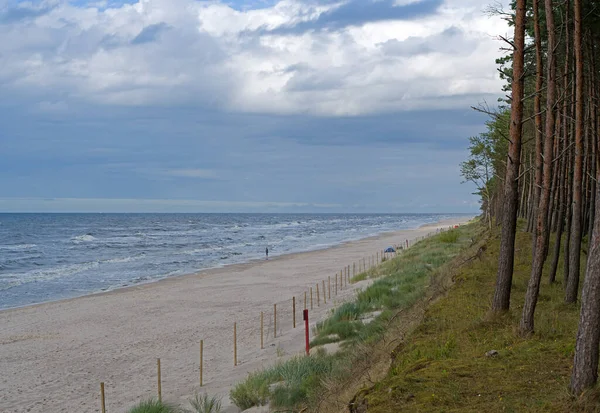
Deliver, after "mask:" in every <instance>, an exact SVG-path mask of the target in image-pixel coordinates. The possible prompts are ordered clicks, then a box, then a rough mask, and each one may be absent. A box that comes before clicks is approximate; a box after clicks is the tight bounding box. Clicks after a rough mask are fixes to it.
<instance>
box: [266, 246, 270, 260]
mask: <svg viewBox="0 0 600 413" xmlns="http://www.w3.org/2000/svg"><path fill="white" fill-rule="evenodd" d="M265 254H266V255H267V259H269V247H267V248H266V249H265Z"/></svg>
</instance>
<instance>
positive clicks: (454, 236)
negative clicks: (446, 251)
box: [439, 230, 460, 244]
mask: <svg viewBox="0 0 600 413" xmlns="http://www.w3.org/2000/svg"><path fill="white" fill-rule="evenodd" d="M459 236H460V234H459V233H458V231H455V230H450V231H446V232H442V233H441V234H440V235H439V237H440V241H442V242H445V243H446V244H454V243H455V242H456V241H458V237H459Z"/></svg>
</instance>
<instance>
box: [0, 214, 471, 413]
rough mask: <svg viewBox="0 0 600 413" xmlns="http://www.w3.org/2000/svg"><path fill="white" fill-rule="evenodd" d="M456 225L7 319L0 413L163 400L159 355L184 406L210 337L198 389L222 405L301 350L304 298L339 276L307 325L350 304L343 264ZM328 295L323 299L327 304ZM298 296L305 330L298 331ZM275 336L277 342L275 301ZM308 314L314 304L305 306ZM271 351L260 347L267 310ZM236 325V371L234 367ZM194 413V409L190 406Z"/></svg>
mask: <svg viewBox="0 0 600 413" xmlns="http://www.w3.org/2000/svg"><path fill="white" fill-rule="evenodd" d="M467 220H468V218H462V217H461V218H456V219H452V220H448V221H443V222H440V223H438V224H434V225H428V226H424V227H421V228H419V229H415V230H403V231H398V232H394V233H387V234H383V235H380V236H377V237H372V238H366V239H363V240H360V241H355V242H349V243H346V244H343V245H340V246H337V247H334V248H329V249H326V250H321V251H314V252H308V253H300V254H290V255H285V256H281V257H276V258H272V259H270V260H269V261H261V262H253V263H250V264H242V265H232V266H228V267H225V268H222V269H217V270H208V271H203V272H200V273H198V274H194V275H188V276H181V277H174V278H169V279H166V280H162V281H159V282H155V283H151V284H145V285H140V286H136V287H129V288H123V289H120V290H116V291H112V292H108V293H101V294H95V295H89V296H85V297H81V298H75V299H70V300H64V301H57V302H52V303H46V304H40V305H35V306H31V307H25V308H19V309H13V310H5V311H1V312H0V412H2V413H8V412H10V413H20V412H32V413H36V412H40V413H41V412H44V413H59V412H66V413H71V412H73V413H75V412H77V413H79V412H99V411H100V395H99V393H100V382H102V381H103V382H105V386H106V401H107V412H109V413H121V412H125V411H126V410H127V409H128V408H130V407H131V406H133V405H134V404H135V403H137V402H138V401H140V400H142V399H147V398H150V397H154V396H155V395H156V388H157V378H156V359H157V357H160V358H161V370H162V394H163V400H166V401H170V402H174V403H180V404H185V405H187V402H186V400H187V398H189V397H190V396H191V395H192V394H193V393H194V391H195V390H197V389H198V388H199V386H198V384H199V361H198V360H199V342H200V340H201V339H203V340H204V384H205V386H204V387H203V388H202V391H206V392H208V393H209V394H217V395H221V396H223V404H224V407H226V411H228V412H237V411H238V409H237V408H236V407H235V406H233V405H232V404H231V402H230V401H229V397H228V395H229V389H230V388H231V386H232V385H234V384H235V383H237V382H239V381H240V380H242V379H243V378H244V377H245V376H246V374H247V373H248V372H249V371H253V370H256V369H258V368H260V367H261V366H266V365H269V364H272V363H275V362H276V361H277V360H282V359H285V358H287V357H290V356H292V355H294V354H298V353H301V352H302V349H303V348H304V331H303V328H302V314H301V309H302V307H303V300H304V292H305V291H308V288H309V287H311V286H312V287H313V289H314V290H315V291H314V293H316V283H319V285H320V287H319V289H320V290H322V285H323V284H322V281H325V284H326V286H327V280H328V277H331V279H332V285H331V295H332V297H331V300H328V301H327V304H324V303H323V302H322V301H321V303H320V306H319V307H317V304H316V297H315V298H314V310H313V311H311V312H310V317H311V325H314V323H315V322H316V321H318V320H320V319H323V318H324V317H325V316H326V315H327V314H328V313H329V312H330V311H331V309H332V308H334V306H336V305H338V304H339V303H340V302H342V301H344V300H348V299H350V298H352V297H353V296H354V293H355V289H358V288H362V287H364V286H365V285H366V284H365V282H363V283H358V284H355V285H352V286H350V285H348V287H345V288H344V289H338V295H337V296H335V289H334V286H333V284H334V282H333V280H334V276H335V274H336V272H337V273H338V274H339V272H340V270H341V269H342V268H343V267H344V266H345V265H352V263H353V262H358V261H359V260H360V259H361V258H363V257H367V256H369V255H371V254H375V253H376V252H377V251H381V250H382V249H384V248H385V247H387V246H389V245H392V244H402V243H403V242H404V241H405V240H406V239H410V240H413V239H415V238H417V237H421V236H424V235H426V234H427V233H429V232H435V229H436V228H439V227H447V226H449V225H454V224H456V223H463V222H465V221H467ZM322 293H323V292H322V291H320V294H321V300H322ZM292 296H296V297H297V302H296V304H297V309H298V311H297V324H298V326H297V328H296V329H293V328H292V316H291V313H292V304H291V299H292ZM274 303H278V305H277V315H278V317H277V330H278V332H277V338H274V337H273V304H274ZM308 306H309V307H310V304H308ZM261 311H263V312H264V313H265V315H264V317H265V348H264V350H261V349H260V312H261ZM234 321H235V322H237V326H238V327H237V332H238V366H237V367H234V366H233V323H234ZM186 407H189V406H186Z"/></svg>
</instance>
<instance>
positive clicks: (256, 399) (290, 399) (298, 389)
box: [230, 353, 339, 410]
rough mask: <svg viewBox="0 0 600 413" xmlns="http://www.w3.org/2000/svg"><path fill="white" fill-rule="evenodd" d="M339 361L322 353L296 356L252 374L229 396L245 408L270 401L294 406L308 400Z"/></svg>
mask: <svg viewBox="0 0 600 413" xmlns="http://www.w3.org/2000/svg"><path fill="white" fill-rule="evenodd" d="M337 363H339V359H338V358H337V357H336V356H331V355H327V354H323V353H317V354H316V355H313V356H310V357H304V356H297V357H294V358H292V359H290V360H288V361H286V362H284V363H278V364H276V365H275V366H273V367H270V368H267V369H264V370H262V371H259V372H257V373H251V374H250V375H249V376H248V378H247V379H246V380H245V381H243V382H242V383H239V384H238V385H237V386H236V387H235V388H234V389H233V390H232V391H231V393H230V397H231V400H232V401H233V403H234V404H235V405H236V406H237V407H239V408H240V409H242V410H245V409H248V408H250V407H252V406H261V405H265V404H267V403H268V402H270V403H271V405H272V406H274V407H285V408H293V407H295V406H298V405H300V404H302V403H306V402H307V401H308V399H309V397H311V395H313V394H314V392H315V391H316V389H318V388H319V387H320V386H321V378H322V377H325V376H327V375H329V374H331V372H332V371H333V369H334V368H335V365H336V364H337ZM269 387H271V389H269Z"/></svg>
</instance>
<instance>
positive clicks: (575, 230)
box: [565, 0, 584, 303]
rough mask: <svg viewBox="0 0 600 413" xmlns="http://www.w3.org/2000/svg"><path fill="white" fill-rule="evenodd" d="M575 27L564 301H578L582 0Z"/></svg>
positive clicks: (577, 4)
mask: <svg viewBox="0 0 600 413" xmlns="http://www.w3.org/2000/svg"><path fill="white" fill-rule="evenodd" d="M574 20H575V28H574V35H573V49H574V53H575V169H574V171H573V209H572V216H571V241H570V247H569V276H568V279H567V288H566V291H565V301H566V302H567V303H574V302H576V301H577V293H578V290H579V272H580V254H581V227H582V211H583V206H582V204H581V202H582V196H581V187H582V180H583V164H582V161H583V121H584V119H583V47H582V32H581V26H582V25H581V0H575V1H574Z"/></svg>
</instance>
